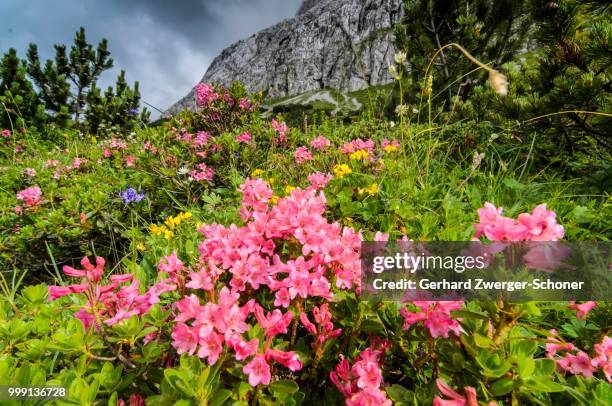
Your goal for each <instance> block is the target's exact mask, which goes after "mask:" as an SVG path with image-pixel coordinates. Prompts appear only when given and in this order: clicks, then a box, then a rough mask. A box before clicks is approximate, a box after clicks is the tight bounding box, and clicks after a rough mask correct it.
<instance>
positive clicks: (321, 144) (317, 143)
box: [310, 135, 331, 150]
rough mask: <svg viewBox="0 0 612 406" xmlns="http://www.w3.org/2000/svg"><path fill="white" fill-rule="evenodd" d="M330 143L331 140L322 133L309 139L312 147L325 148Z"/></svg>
mask: <svg viewBox="0 0 612 406" xmlns="http://www.w3.org/2000/svg"><path fill="white" fill-rule="evenodd" d="M330 145H331V142H330V141H329V140H328V139H327V138H325V137H324V136H322V135H319V136H318V137H317V138H315V139H313V140H312V141H310V146H311V147H313V148H314V149H319V150H321V149H325V148H327V147H329V146H330Z"/></svg>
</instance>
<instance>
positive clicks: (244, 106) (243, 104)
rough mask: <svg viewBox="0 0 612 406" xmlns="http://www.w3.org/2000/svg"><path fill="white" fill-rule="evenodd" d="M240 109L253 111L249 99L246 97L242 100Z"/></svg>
mask: <svg viewBox="0 0 612 406" xmlns="http://www.w3.org/2000/svg"><path fill="white" fill-rule="evenodd" d="M238 108H240V110H252V106H251V103H250V102H249V99H247V98H246V97H243V98H242V99H240V100H239V101H238Z"/></svg>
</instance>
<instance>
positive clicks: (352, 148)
mask: <svg viewBox="0 0 612 406" xmlns="http://www.w3.org/2000/svg"><path fill="white" fill-rule="evenodd" d="M374 147H375V144H374V141H373V140H372V139H369V140H367V141H363V140H362V139H361V138H358V139H356V140H353V141H350V142H347V143H345V144H344V145H343V146H342V148H341V149H340V151H341V152H342V153H343V154H352V153H354V152H357V151H363V152H366V153H367V154H368V155H369V154H371V153H372V152H374Z"/></svg>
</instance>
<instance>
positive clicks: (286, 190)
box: [285, 185, 295, 195]
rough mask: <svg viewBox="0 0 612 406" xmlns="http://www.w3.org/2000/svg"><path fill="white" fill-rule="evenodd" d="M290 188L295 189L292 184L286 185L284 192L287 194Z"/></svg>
mask: <svg viewBox="0 0 612 406" xmlns="http://www.w3.org/2000/svg"><path fill="white" fill-rule="evenodd" d="M292 190H295V187H294V186H291V185H287V186H285V194H286V195H288V194H289V193H291V191H292Z"/></svg>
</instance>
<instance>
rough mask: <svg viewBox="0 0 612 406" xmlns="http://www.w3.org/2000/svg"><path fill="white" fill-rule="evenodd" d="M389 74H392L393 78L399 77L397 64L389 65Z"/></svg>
mask: <svg viewBox="0 0 612 406" xmlns="http://www.w3.org/2000/svg"><path fill="white" fill-rule="evenodd" d="M389 74H390V75H391V76H393V78H394V79H399V73H398V71H397V66H395V65H391V66H389Z"/></svg>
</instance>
